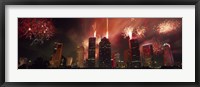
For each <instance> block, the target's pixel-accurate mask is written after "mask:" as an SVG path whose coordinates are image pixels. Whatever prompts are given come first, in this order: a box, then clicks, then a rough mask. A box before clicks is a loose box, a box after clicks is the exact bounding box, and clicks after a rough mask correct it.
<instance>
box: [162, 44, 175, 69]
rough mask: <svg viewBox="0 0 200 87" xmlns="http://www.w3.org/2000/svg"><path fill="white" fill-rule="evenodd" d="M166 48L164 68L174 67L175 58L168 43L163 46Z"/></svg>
mask: <svg viewBox="0 0 200 87" xmlns="http://www.w3.org/2000/svg"><path fill="white" fill-rule="evenodd" d="M163 47H164V55H163V56H164V66H173V65H174V58H173V55H172V52H171V48H170V45H169V44H168V43H164V44H163Z"/></svg>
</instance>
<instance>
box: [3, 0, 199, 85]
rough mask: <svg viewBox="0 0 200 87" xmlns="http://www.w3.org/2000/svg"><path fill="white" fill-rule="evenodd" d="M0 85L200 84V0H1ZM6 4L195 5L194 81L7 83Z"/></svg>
mask: <svg viewBox="0 0 200 87" xmlns="http://www.w3.org/2000/svg"><path fill="white" fill-rule="evenodd" d="M0 3H1V4H0V8H1V9H0V22H1V23H0V57H1V58H0V86H1V87H27V86H30V87H34V86H37V87H47V86H48V87H58V86H59V87H66V86H70V87H77V86H79V87H80V86H85V87H87V86H105V87H110V86H117V87H119V86H126V87H133V86H137V87H147V86H150V87H160V86H165V87H168V86H171V87H200V81H199V77H200V76H199V74H200V72H199V71H200V69H199V68H200V64H199V63H200V60H199V57H200V56H199V54H198V52H199V49H200V47H199V42H200V40H199V34H200V31H199V29H200V24H199V23H200V0H1V1H0ZM6 5H195V44H196V45H195V82H5V6H6Z"/></svg>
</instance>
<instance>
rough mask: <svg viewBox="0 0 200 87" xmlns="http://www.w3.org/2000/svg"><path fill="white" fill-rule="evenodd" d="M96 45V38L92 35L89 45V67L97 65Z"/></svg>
mask: <svg viewBox="0 0 200 87" xmlns="http://www.w3.org/2000/svg"><path fill="white" fill-rule="evenodd" d="M95 47H96V38H95V37H90V38H89V47H88V60H87V63H88V68H94V67H95V50H96V49H95Z"/></svg>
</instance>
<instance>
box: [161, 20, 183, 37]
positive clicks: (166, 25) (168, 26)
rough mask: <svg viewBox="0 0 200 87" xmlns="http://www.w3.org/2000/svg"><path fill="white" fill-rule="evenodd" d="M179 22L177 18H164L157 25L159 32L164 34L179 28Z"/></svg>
mask: <svg viewBox="0 0 200 87" xmlns="http://www.w3.org/2000/svg"><path fill="white" fill-rule="evenodd" d="M180 24H181V23H180V22H179V21H177V20H165V21H164V22H162V23H160V24H159V25H158V26H157V31H158V32H159V34H166V33H168V32H171V31H176V30H177V29H178V28H180Z"/></svg>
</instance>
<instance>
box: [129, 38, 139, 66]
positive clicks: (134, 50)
mask: <svg viewBox="0 0 200 87" xmlns="http://www.w3.org/2000/svg"><path fill="white" fill-rule="evenodd" d="M130 44H131V57H132V59H131V60H132V61H131V62H132V63H131V68H140V67H141V61H140V50H139V42H138V40H137V39H131V40H130Z"/></svg>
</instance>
